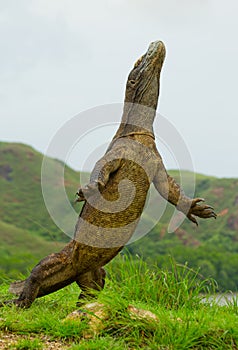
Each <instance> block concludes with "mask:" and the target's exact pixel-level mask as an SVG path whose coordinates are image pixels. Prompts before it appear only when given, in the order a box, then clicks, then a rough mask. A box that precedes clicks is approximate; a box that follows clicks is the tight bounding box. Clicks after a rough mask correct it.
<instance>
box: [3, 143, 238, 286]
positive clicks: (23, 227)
mask: <svg viewBox="0 0 238 350" xmlns="http://www.w3.org/2000/svg"><path fill="white" fill-rule="evenodd" d="M42 160H43V155H42V154H41V153H39V152H37V151H35V150H34V149H33V148H31V147H29V146H27V145H24V144H18V143H4V142H0V239H1V248H0V249H1V254H0V266H1V269H0V271H1V274H2V275H3V274H4V273H5V274H6V273H7V274H8V275H9V276H10V277H15V276H16V274H17V271H20V272H21V273H26V271H27V270H28V269H29V268H30V267H31V266H32V265H33V264H34V263H35V262H36V261H38V260H39V258H41V257H43V256H45V255H46V254H48V253H49V252H52V251H56V250H59V248H60V247H61V246H62V242H66V241H68V240H69V238H68V237H67V236H66V235H65V234H63V233H62V232H61V230H60V229H59V228H58V227H57V226H56V225H55V223H54V222H53V221H52V219H51V217H50V215H49V214H48V211H47V210H46V208H45V204H44V200H43V196H42V190H41V165H42ZM49 164H50V167H51V170H52V174H54V173H57V172H58V171H61V170H62V168H64V167H65V168H64V171H65V178H64V185H65V187H66V192H67V195H68V197H69V200H70V201H71V202H72V201H73V200H74V195H75V191H76V189H77V188H78V186H79V173H77V172H75V171H73V170H72V169H70V168H69V167H67V166H65V165H64V164H63V163H62V162H60V161H59V160H56V159H51V160H49ZM170 174H171V175H172V176H174V177H175V178H176V179H177V181H178V182H179V181H180V176H179V173H178V171H170ZM192 178H193V174H192V173H190V172H183V174H182V179H183V188H184V190H185V192H186V194H188V195H189V194H190V192H191V191H192V183H193V179H192ZM62 186H63V183H60V182H59V183H56V184H53V183H51V182H50V181H49V190H51V187H52V196H53V197H55V198H56V202H57V191H58V189H59V188H60V187H62ZM237 188H238V179H226V178H224V179H218V178H215V177H209V176H205V175H201V174H196V193H195V195H197V196H199V197H204V198H205V199H206V202H207V203H209V204H211V205H213V206H214V207H215V210H216V212H217V213H218V218H217V220H216V221H215V220H213V219H210V220H199V227H198V228H197V227H196V226H195V225H194V224H192V223H191V222H189V221H188V220H185V221H184V222H183V224H182V225H181V226H179V227H178V228H177V229H176V230H172V232H170V233H169V232H168V226H169V223H170V227H171V217H172V214H173V212H174V208H173V207H172V206H171V205H167V207H166V210H165V212H164V214H163V215H162V217H161V218H160V220H159V222H158V223H157V224H156V225H155V226H154V228H153V229H152V230H151V232H150V233H149V234H148V235H146V237H144V238H142V239H140V240H138V241H136V242H134V243H133V244H130V245H129V246H127V250H128V251H129V252H130V253H132V254H133V255H135V254H140V255H141V256H143V257H144V258H145V259H147V260H148V261H151V263H153V264H154V263H157V264H158V265H159V266H162V267H166V266H167V264H168V260H169V259H168V256H169V255H172V256H173V257H174V258H175V259H176V260H177V261H178V262H179V263H183V264H184V263H188V264H189V265H190V266H191V267H194V268H197V267H200V268H201V274H203V275H204V276H205V277H208V276H212V277H214V278H215V279H217V281H218V282H219V284H220V286H221V287H222V288H223V289H232V290H236V289H237V287H238V274H237V269H238V267H237V266H238V257H237V256H238V254H237V252H238V192H237ZM161 203H162V202H161V198H160V199H159V197H158V196H157V197H156V196H155V202H154V208H157V207H158V211H159V208H160V205H161ZM58 204H59V206H60V200H58ZM162 204H163V203H162ZM62 215H63V216H64V219H65V220H67V215H66V213H63V214H62ZM177 219H180V216H179V214H178V215H177V216H175V218H174V219H173V222H174V223H176V220H177ZM150 220H152V219H151V217H150V214H147V217H146V216H145V221H150ZM72 225H74V223H72ZM172 227H173V224H172ZM56 242H59V243H58V245H57V244H56Z"/></svg>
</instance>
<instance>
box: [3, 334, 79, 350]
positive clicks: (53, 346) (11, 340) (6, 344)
mask: <svg viewBox="0 0 238 350" xmlns="http://www.w3.org/2000/svg"><path fill="white" fill-rule="evenodd" d="M24 339H28V340H31V341H33V340H35V339H37V340H39V341H40V342H42V344H43V348H42V349H43V350H67V349H69V347H70V346H71V345H72V344H66V343H63V342H61V341H58V340H51V339H50V338H49V337H47V336H45V335H39V336H38V337H36V336H35V335H21V334H15V333H10V332H0V350H9V349H14V345H16V344H17V343H18V342H19V341H20V340H24Z"/></svg>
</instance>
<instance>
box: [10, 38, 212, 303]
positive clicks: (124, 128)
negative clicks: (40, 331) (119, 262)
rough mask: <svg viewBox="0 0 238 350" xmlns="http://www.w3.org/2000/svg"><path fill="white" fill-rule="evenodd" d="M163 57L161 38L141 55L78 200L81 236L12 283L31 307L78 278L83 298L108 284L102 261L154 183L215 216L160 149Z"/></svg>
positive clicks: (190, 211) (127, 231)
mask: <svg viewBox="0 0 238 350" xmlns="http://www.w3.org/2000/svg"><path fill="white" fill-rule="evenodd" d="M164 58H165V47H164V44H163V43H162V42H161V41H156V42H154V43H151V44H150V46H149V49H148V51H147V52H146V54H145V55H144V56H142V58H141V59H139V60H138V61H137V62H136V64H135V66H134V68H133V69H132V71H131V72H130V74H129V77H128V81H127V86H126V96H125V104H124V110H123V116H122V122H121V124H120V127H119V129H118V131H117V133H116V135H115V136H114V138H113V140H112V142H111V144H110V146H109V148H108V150H107V151H106V154H105V155H104V157H103V158H102V159H100V160H99V161H98V162H97V163H96V165H95V168H94V170H93V171H92V174H91V178H90V183H89V184H88V185H87V186H86V187H84V188H80V189H79V190H78V193H77V194H78V201H84V206H83V208H82V211H81V213H80V215H79V219H78V222H77V224H76V228H75V236H74V239H73V240H72V241H71V242H70V243H69V244H67V245H66V246H65V248H64V249H63V250H62V251H61V252H59V253H57V254H51V255H49V256H48V257H46V258H44V259H43V260H41V261H40V262H39V264H38V265H36V266H35V267H34V268H33V270H32V272H31V274H30V276H29V278H28V279H27V280H26V281H22V282H15V283H13V284H12V285H11V287H10V290H11V291H12V292H13V293H15V294H18V295H19V297H18V299H14V300H12V301H10V302H13V303H14V304H16V305H18V306H20V307H29V306H30V305H31V304H32V302H33V301H34V300H35V298H37V297H41V296H43V295H46V294H49V293H52V292H54V291H56V290H58V289H60V288H63V287H65V286H66V285H68V284H70V283H72V282H77V284H78V285H79V287H80V288H81V290H82V292H81V294H80V298H84V297H85V296H87V295H88V294H90V290H92V289H95V290H100V289H101V288H103V286H104V278H105V271H104V269H103V266H104V265H105V264H107V263H108V262H109V261H110V260H111V259H113V258H114V257H115V256H116V255H117V254H118V252H119V251H120V250H121V249H122V248H123V246H124V245H125V244H126V243H127V242H128V240H129V239H130V237H131V236H132V234H133V232H134V231H135V228H136V226H137V224H138V221H139V219H140V216H141V213H142V211H143V208H144V204H145V200H146V196H147V192H148V189H149V186H150V184H151V183H153V184H154V185H155V188H156V189H157V191H158V192H159V193H160V194H161V195H162V196H163V197H164V198H166V199H167V201H168V202H170V203H172V204H173V205H174V206H176V208H177V209H178V210H180V211H182V212H183V213H184V214H185V215H186V216H187V217H188V219H189V220H191V221H192V222H195V223H197V221H196V218H195V217H196V216H198V217H201V218H211V217H216V214H215V212H214V210H213V208H212V207H210V206H209V205H205V204H204V203H201V204H199V202H201V201H203V200H202V199H201V198H195V199H191V198H188V197H186V196H185V195H184V193H183V191H182V190H181V189H180V187H179V185H178V184H176V182H175V180H174V179H173V178H172V177H170V176H169V175H168V174H167V172H166V170H165V167H164V165H163V161H162V158H161V156H160V154H159V152H158V151H157V149H156V145H155V142H154V134H153V120H154V117H155V113H156V108H157V103H158V96H159V82H160V72H161V68H162V65H163V61H164Z"/></svg>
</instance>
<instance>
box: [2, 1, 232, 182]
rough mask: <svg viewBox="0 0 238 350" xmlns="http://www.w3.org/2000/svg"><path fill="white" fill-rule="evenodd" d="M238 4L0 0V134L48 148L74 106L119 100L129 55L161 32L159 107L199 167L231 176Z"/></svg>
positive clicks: (132, 58)
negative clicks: (163, 53)
mask: <svg viewBox="0 0 238 350" xmlns="http://www.w3.org/2000/svg"><path fill="white" fill-rule="evenodd" d="M237 13H238V3H237V0H228V1H222V0H193V1H191V0H180V1H178V0H110V1H109V0H107V1H106V0H101V1H96V0H94V1H81V0H67V1H66V0H21V1H19V0H8V1H4V0H0V37H1V39H0V45H1V55H0V76H1V79H0V113H1V119H0V120H1V122H0V140H3V141H14V142H23V143H27V144H29V145H32V146H33V147H34V148H36V149H37V150H39V151H41V152H45V151H46V149H47V147H48V144H49V143H50V141H51V140H52V137H53V136H54V134H55V133H56V131H57V130H58V129H59V128H61V127H62V125H63V124H64V123H65V122H67V121H68V120H69V119H70V118H72V117H73V116H75V115H76V114H78V113H80V112H82V111H85V110H87V109H89V108H92V107H95V106H98V105H99V106H100V105H105V104H111V103H121V102H122V101H123V98H124V88H125V82H126V79H127V75H128V72H129V71H130V69H131V67H132V66H133V64H134V62H135V61H136V59H137V58H139V57H140V56H141V54H143V53H144V52H145V51H146V50H147V47H148V45H149V43H150V42H151V41H153V40H158V39H161V40H163V41H164V43H165V45H166V48H167V56H166V61H165V64H164V68H163V74H162V82H161V94H160V100H159V108H158V111H159V112H160V113H161V114H162V115H163V116H164V117H165V118H167V119H168V120H169V121H170V122H171V123H172V124H173V125H174V127H175V128H176V129H177V131H178V132H179V133H180V135H181V137H182V139H183V140H184V142H185V143H186V144H187V147H188V149H189V152H190V154H191V156H192V159H193V164H194V168H195V170H196V171H197V172H200V173H204V174H207V175H215V176H219V177H222V176H226V177H237V176H238V162H237V158H238V157H237V152H238V147H237V144H238V141H237V133H238V118H237V116H238V112H237V110H238V107H237V104H238V96H237V92H238V89H237V82H238V69H237V63H238V40H237V33H238V20H237ZM119 119H120V118H119V117H118V115H115V116H114V115H112V122H116V121H117V122H118V121H119ZM83 122H84V123H86V122H87V121H85V120H84V121H83ZM84 126H85V125H84ZM79 134H80V132H79ZM111 136H112V135H111ZM104 137H105V133H103V132H102V133H101V134H100V132H99V133H98V135H97V140H96V138H94V139H95V140H92V142H94V141H95V145H97V147H98V145H100V144H103V143H104V142H105V140H104ZM86 148H87V147H85V151H86ZM165 164H166V166H167V167H169V168H170V167H173V164H172V163H170V160H169V159H167V160H166V159H165ZM71 165H72V166H73V167H74V168H78V169H80V168H81V163H80V157H78V160H77V161H76V160H75V159H74V160H72V163H71Z"/></svg>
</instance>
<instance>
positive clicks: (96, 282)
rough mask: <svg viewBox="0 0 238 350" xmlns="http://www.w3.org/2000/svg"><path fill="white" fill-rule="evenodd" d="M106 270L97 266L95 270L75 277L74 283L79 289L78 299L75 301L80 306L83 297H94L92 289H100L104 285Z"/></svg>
mask: <svg viewBox="0 0 238 350" xmlns="http://www.w3.org/2000/svg"><path fill="white" fill-rule="evenodd" d="M105 277H106V271H105V270H104V268H102V267H99V268H97V269H95V270H92V271H88V272H86V273H84V274H82V275H80V276H79V277H78V278H77V279H76V283H77V284H78V286H79V287H80V289H81V293H80V295H79V301H78V303H77V305H78V306H80V305H81V304H82V303H83V300H84V299H87V298H93V297H95V293H94V291H100V290H101V289H103V287H104V285H105Z"/></svg>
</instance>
